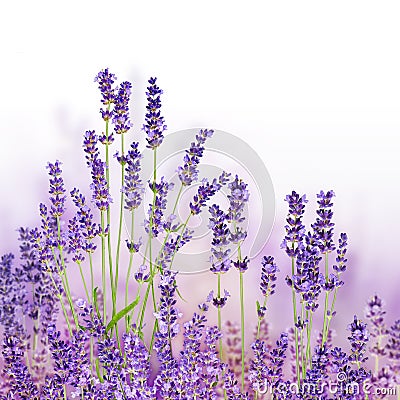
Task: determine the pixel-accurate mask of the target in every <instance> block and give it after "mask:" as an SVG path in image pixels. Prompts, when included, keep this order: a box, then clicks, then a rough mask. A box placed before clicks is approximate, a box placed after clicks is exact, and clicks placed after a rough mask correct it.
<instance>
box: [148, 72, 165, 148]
mask: <svg viewBox="0 0 400 400" xmlns="http://www.w3.org/2000/svg"><path fill="white" fill-rule="evenodd" d="M156 82H157V78H150V79H149V84H150V86H148V87H147V92H146V96H147V106H146V110H147V112H146V122H145V123H144V125H143V128H142V129H143V130H144V131H145V133H146V135H147V138H146V140H147V143H148V145H147V147H148V148H150V149H152V150H155V149H156V148H157V147H158V146H160V144H161V143H162V141H163V139H164V136H163V132H164V131H165V130H166V129H167V126H166V125H165V122H164V117H162V116H161V111H160V109H161V94H162V93H163V91H162V90H161V89H160V88H159V87H158V86H157V84H156Z"/></svg>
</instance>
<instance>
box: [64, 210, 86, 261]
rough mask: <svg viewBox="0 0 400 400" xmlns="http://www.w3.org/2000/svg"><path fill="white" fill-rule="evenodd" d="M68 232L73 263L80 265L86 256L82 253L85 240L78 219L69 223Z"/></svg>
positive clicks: (73, 219)
mask: <svg viewBox="0 0 400 400" xmlns="http://www.w3.org/2000/svg"><path fill="white" fill-rule="evenodd" d="M68 230H69V231H68V248H69V251H71V252H72V253H73V256H72V261H74V262H76V263H77V264H80V263H82V262H83V261H84V260H85V256H84V255H83V254H82V252H81V250H82V249H83V247H84V240H83V235H82V231H81V227H80V225H79V222H78V218H77V217H74V218H72V219H71V220H70V221H69V225H68Z"/></svg>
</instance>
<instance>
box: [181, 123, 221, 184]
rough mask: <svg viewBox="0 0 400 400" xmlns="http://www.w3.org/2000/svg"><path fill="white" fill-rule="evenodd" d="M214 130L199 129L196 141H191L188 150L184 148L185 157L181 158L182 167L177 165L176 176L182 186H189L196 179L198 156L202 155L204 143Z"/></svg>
mask: <svg viewBox="0 0 400 400" xmlns="http://www.w3.org/2000/svg"><path fill="white" fill-rule="evenodd" d="M213 133H214V131H213V130H209V129H201V130H200V132H199V133H198V134H197V135H196V140H197V141H196V143H195V142H192V144H191V145H190V148H189V150H186V154H185V157H184V158H183V161H184V165H183V167H181V166H179V167H178V170H177V172H178V176H179V179H180V181H181V182H182V184H183V185H184V186H190V185H191V184H192V183H193V182H196V181H197V179H198V175H199V171H198V169H197V167H198V165H199V163H200V158H201V157H202V156H203V152H204V143H205V142H206V140H207V139H208V138H209V137H211V136H212V135H213Z"/></svg>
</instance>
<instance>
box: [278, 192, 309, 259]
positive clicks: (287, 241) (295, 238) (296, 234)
mask: <svg viewBox="0 0 400 400" xmlns="http://www.w3.org/2000/svg"><path fill="white" fill-rule="evenodd" d="M285 201H287V202H288V204H289V214H288V217H287V218H286V222H287V225H286V226H285V229H286V236H285V238H284V240H283V242H282V245H281V247H282V248H284V249H285V250H286V253H287V255H288V256H289V257H295V256H296V255H297V254H298V252H299V250H300V248H301V244H302V241H303V237H304V234H305V227H304V225H303V223H302V218H303V215H304V211H305V208H306V206H305V205H306V203H307V202H308V200H307V199H306V195H303V196H300V195H299V194H297V193H296V192H294V191H293V192H292V194H288V195H287V196H286V198H285Z"/></svg>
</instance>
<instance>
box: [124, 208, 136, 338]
mask: <svg viewBox="0 0 400 400" xmlns="http://www.w3.org/2000/svg"><path fill="white" fill-rule="evenodd" d="M134 229H135V211H134V210H132V211H131V244H132V245H133V240H134ZM133 255H134V249H133V248H131V249H130V255H129V266H128V271H127V273H126V279H125V307H128V298H129V280H130V279H131V272H132V265H133ZM128 328H129V316H128V315H127V316H126V317H125V330H126V332H128Z"/></svg>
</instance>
